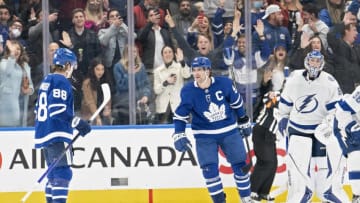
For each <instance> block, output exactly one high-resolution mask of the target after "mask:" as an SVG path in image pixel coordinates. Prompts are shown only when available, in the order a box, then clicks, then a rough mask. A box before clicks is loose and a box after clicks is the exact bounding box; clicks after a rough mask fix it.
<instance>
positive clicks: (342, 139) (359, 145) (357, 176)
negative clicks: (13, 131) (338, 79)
mask: <svg viewBox="0 0 360 203" xmlns="http://www.w3.org/2000/svg"><path fill="white" fill-rule="evenodd" d="M359 123H360V86H358V87H357V88H356V89H355V90H354V92H353V93H351V95H349V94H347V95H344V98H343V99H342V100H341V101H339V102H338V104H337V105H336V114H335V119H334V123H333V127H334V134H335V136H336V138H337V140H338V141H339V144H340V147H341V149H342V151H343V154H344V155H345V156H346V157H347V167H348V172H349V182H350V185H351V190H352V193H353V196H352V202H353V203H360V162H359V157H360V125H359Z"/></svg>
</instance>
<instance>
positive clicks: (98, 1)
mask: <svg viewBox="0 0 360 203" xmlns="http://www.w3.org/2000/svg"><path fill="white" fill-rule="evenodd" d="M103 10H104V9H103V1H102V0H88V1H87V2H86V6H85V9H84V12H85V16H86V21H85V28H87V29H91V30H94V31H95V32H96V33H97V32H98V31H99V29H100V28H104V27H106V21H107V18H106V13H104V12H103Z"/></svg>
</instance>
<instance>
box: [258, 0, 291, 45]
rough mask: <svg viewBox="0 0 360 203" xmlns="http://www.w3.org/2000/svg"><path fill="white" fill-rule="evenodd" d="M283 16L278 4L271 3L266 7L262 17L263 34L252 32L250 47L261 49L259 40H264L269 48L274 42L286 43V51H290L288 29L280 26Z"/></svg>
mask: <svg viewBox="0 0 360 203" xmlns="http://www.w3.org/2000/svg"><path fill="white" fill-rule="evenodd" d="M283 18H284V16H283V14H282V13H281V9H280V7H279V6H278V5H276V4H271V5H269V6H268V7H267V8H266V10H265V15H264V17H262V19H263V20H264V33H263V35H259V34H258V32H254V33H253V37H252V39H253V42H252V47H253V51H254V52H256V51H259V50H260V49H261V43H262V42H261V40H266V41H267V42H268V43H269V46H270V50H273V49H274V47H275V45H276V44H278V43H281V44H285V45H286V50H287V51H288V52H289V51H290V48H291V36H290V34H289V30H288V29H287V28H286V27H284V26H282V21H283Z"/></svg>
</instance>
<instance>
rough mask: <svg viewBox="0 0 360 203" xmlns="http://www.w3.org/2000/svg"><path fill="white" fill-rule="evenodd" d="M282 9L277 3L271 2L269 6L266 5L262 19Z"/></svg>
mask: <svg viewBox="0 0 360 203" xmlns="http://www.w3.org/2000/svg"><path fill="white" fill-rule="evenodd" d="M279 11H281V9H280V7H279V6H278V5H276V4H271V5H269V6H268V7H266V10H265V15H264V16H263V17H262V19H266V18H267V17H269V15H271V14H273V13H276V12H279Z"/></svg>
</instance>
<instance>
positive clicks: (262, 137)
mask: <svg viewBox="0 0 360 203" xmlns="http://www.w3.org/2000/svg"><path fill="white" fill-rule="evenodd" d="M252 140H253V143H254V151H255V156H256V164H255V167H254V171H253V173H252V174H251V176H250V182H251V192H255V193H257V194H259V195H260V194H261V195H268V194H269V192H270V189H271V186H272V183H273V181H274V177H275V173H276V168H277V155H276V144H275V135H274V134H273V133H271V132H270V131H269V130H268V129H266V128H264V127H262V126H260V125H257V124H256V125H255V126H254V128H253V135H252Z"/></svg>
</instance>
